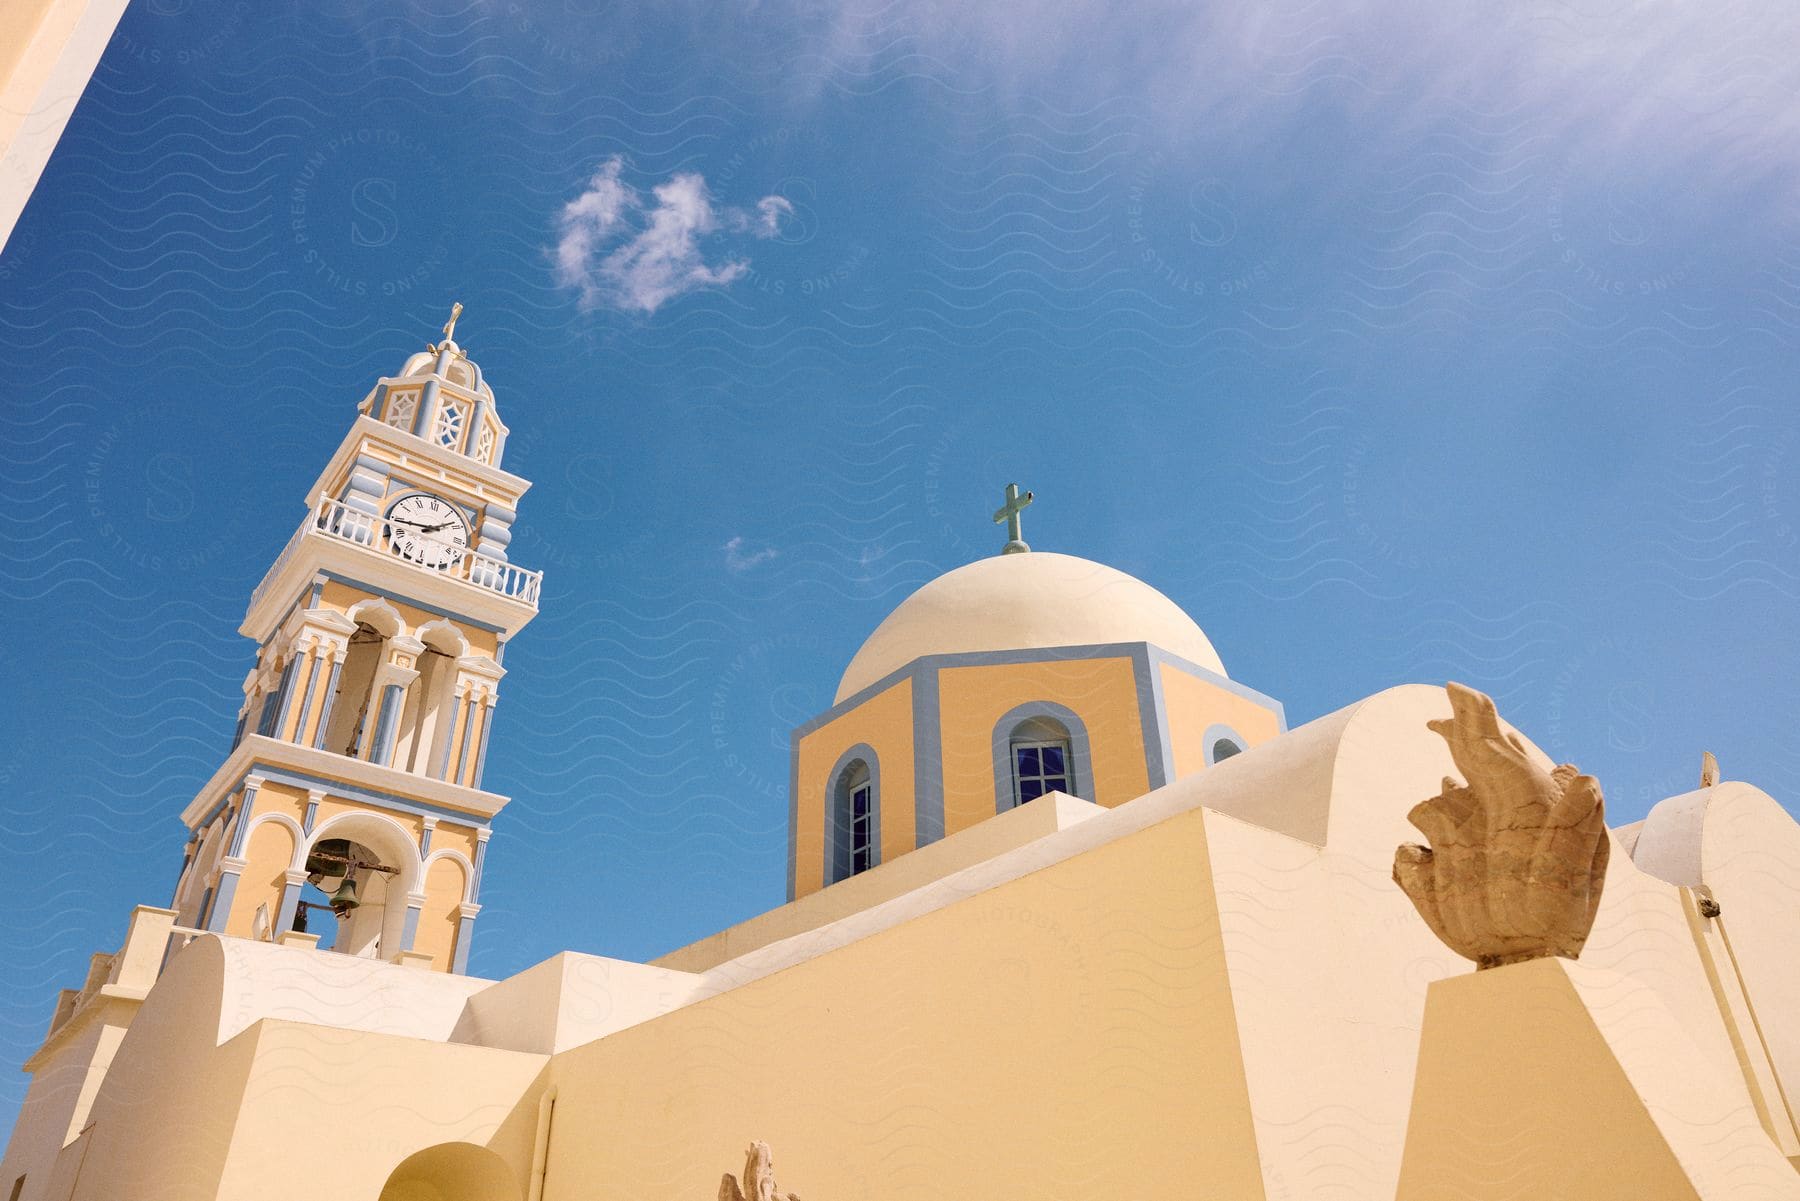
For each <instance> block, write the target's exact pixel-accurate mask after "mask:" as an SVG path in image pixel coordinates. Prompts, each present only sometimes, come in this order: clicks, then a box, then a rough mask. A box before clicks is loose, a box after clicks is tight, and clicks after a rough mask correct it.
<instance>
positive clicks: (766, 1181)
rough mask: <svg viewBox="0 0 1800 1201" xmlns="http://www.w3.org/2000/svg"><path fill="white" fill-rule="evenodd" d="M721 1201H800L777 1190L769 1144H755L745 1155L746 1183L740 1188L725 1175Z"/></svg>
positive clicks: (720, 1188)
mask: <svg viewBox="0 0 1800 1201" xmlns="http://www.w3.org/2000/svg"><path fill="white" fill-rule="evenodd" d="M719 1201H800V1198H799V1196H798V1195H796V1194H794V1193H783V1192H779V1191H777V1190H776V1188H775V1159H774V1157H773V1156H772V1155H770V1154H769V1144H767V1143H765V1142H754V1143H751V1144H750V1149H749V1150H748V1151H746V1152H745V1153H744V1182H743V1184H742V1185H741V1186H740V1185H739V1184H738V1182H737V1181H735V1180H733V1179H732V1178H731V1173H730V1172H727V1173H725V1178H724V1179H723V1180H721V1181H719Z"/></svg>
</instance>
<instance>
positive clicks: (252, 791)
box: [225, 776, 268, 859]
mask: <svg viewBox="0 0 1800 1201" xmlns="http://www.w3.org/2000/svg"><path fill="white" fill-rule="evenodd" d="M267 782H268V781H266V780H264V779H263V777H261V776H245V777H244V795H243V799H242V800H240V801H239V802H238V811H237V824H236V825H234V826H233V827H232V828H231V845H230V846H229V847H228V848H227V849H226V851H225V854H226V857H228V858H231V859H236V858H239V857H241V856H242V855H243V853H244V839H245V838H247V837H248V836H249V833H250V811H251V810H252V809H253V808H254V807H255V805H256V790H257V789H259V788H261V787H262V786H263V785H264V784H266V783H267Z"/></svg>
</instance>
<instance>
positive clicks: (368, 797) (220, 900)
mask: <svg viewBox="0 0 1800 1201" xmlns="http://www.w3.org/2000/svg"><path fill="white" fill-rule="evenodd" d="M460 312H461V306H460V305H458V306H457V308H456V310H455V312H454V313H453V315H452V317H451V319H450V321H449V323H447V324H446V325H445V327H444V339H443V341H441V342H439V343H437V344H436V345H432V346H428V347H427V348H426V349H425V350H424V351H422V352H420V353H418V354H415V355H413V356H412V357H411V358H409V359H408V360H407V361H406V364H405V365H404V366H403V367H402V368H401V369H400V371H399V372H398V373H397V374H395V375H392V376H388V377H385V378H383V379H381V380H380V381H378V382H377V383H376V385H375V387H374V389H373V390H371V391H370V392H369V394H368V395H367V396H366V397H364V399H363V401H362V404H361V405H360V406H359V409H358V416H357V418H356V420H355V422H354V423H353V424H352V425H351V427H350V430H349V432H348V433H347V434H346V435H345V437H344V440H343V442H342V443H341V444H340V445H339V446H338V449H337V451H336V453H335V454H333V455H332V457H331V460H330V462H329V463H327V464H326V467H325V470H324V472H323V473H322V474H321V475H320V476H319V477H318V479H317V480H316V481H315V482H314V483H313V486H312V488H311V490H310V491H309V492H308V494H307V497H306V512H305V514H304V515H303V517H302V518H301V520H300V524H299V528H298V529H296V530H295V531H294V535H293V537H292V538H290V539H289V540H288V544H287V546H286V547H285V548H283V550H282V551H281V553H280V555H279V556H277V558H276V560H275V563H274V565H273V566H272V567H270V568H269V571H268V574H267V575H265V576H264V577H263V580H262V582H261V583H260V584H258V585H257V587H256V590H255V591H254V592H253V593H252V594H251V597H250V605H249V610H248V612H247V613H246V614H245V617H244V621H243V624H242V625H241V626H240V627H239V631H240V632H241V633H243V634H244V635H246V636H247V637H249V638H250V639H251V640H252V641H254V642H255V643H256V644H257V647H258V651H257V656H256V665H255V666H254V667H253V668H252V669H251V671H250V673H249V674H248V676H247V677H246V678H245V680H244V705H243V709H242V710H241V712H240V713H239V716H238V722H237V731H236V734H235V736H234V737H233V740H232V749H231V752H230V754H229V755H228V756H227V758H226V760H225V762H224V764H223V765H222V766H221V767H220V768H219V770H218V771H217V772H215V773H214V775H213V777H212V779H211V780H209V781H208V782H207V784H206V786H205V787H204V788H203V789H201V791H200V793H199V795H198V796H196V797H195V798H194V800H193V802H192V803H191V804H190V805H188V806H187V808H186V810H185V811H184V812H183V814H182V820H183V821H184V822H185V823H186V824H187V826H188V828H189V830H190V831H191V832H192V837H191V838H190V839H189V841H188V844H187V848H186V852H185V856H184V861H183V864H182V868H181V873H180V878H179V882H178V884H177V886H176V890H175V898H174V902H173V905H172V908H174V909H175V911H176V914H177V918H176V921H177V923H178V924H179V925H180V926H182V927H188V928H194V929H200V930H206V931H212V932H216V933H220V934H227V935H233V936H237V937H243V938H255V939H280V940H282V941H284V942H294V941H301V942H311V941H313V940H314V939H315V938H316V939H317V940H318V945H319V946H321V947H325V948H328V949H330V950H333V951H337V952H340V953H346V954H352V955H360V956H365V957H370V958H379V959H385V960H402V961H406V962H410V963H414V964H417V965H419V966H429V967H431V968H433V969H435V970H438V971H453V972H461V971H464V970H465V968H466V965H467V963H468V958H469V947H470V943H471V940H472V938H473V935H474V929H475V920H476V915H477V914H478V913H479V912H480V908H481V907H480V903H479V895H480V888H481V869H482V861H483V859H484V857H485V854H486V850H487V843H488V835H489V833H490V829H491V823H492V821H493V818H494V817H495V816H496V815H497V814H498V813H499V812H500V810H501V809H502V808H503V807H504V806H505V804H506V801H507V798H506V797H503V796H498V795H495V794H494V793H491V792H488V791H486V790H485V789H484V788H483V787H482V773H483V768H484V766H485V759H486V757H487V747H488V736H489V734H490V733H491V732H492V727H493V720H494V708H495V704H496V702H497V700H498V696H499V686H500V679H501V677H502V676H503V675H504V674H505V671H504V669H503V668H502V666H501V664H502V661H503V660H504V658H505V651H506V644H507V642H508V641H509V640H510V639H511V638H512V637H513V635H515V634H517V633H518V632H519V630H521V629H523V628H524V627H525V625H526V623H527V622H529V621H530V620H531V619H532V617H534V616H535V615H536V613H537V604H538V592H539V584H540V580H541V575H540V573H538V572H535V571H529V570H526V569H524V568H522V567H519V566H516V565H515V564H513V563H512V562H510V561H509V559H508V558H507V550H506V548H507V542H508V540H509V539H510V537H511V529H512V524H513V521H514V519H515V516H516V514H517V509H518V504H519V498H520V497H521V496H523V495H524V493H525V491H526V489H527V488H528V487H530V485H529V484H528V483H527V482H526V481H525V480H523V479H521V478H519V477H518V476H516V475H513V474H511V473H510V472H507V471H505V470H504V469H503V468H502V467H501V462H502V460H503V458H504V455H505V451H506V433H507V430H506V426H505V424H504V423H503V422H502V421H501V419H500V413H499V409H498V407H497V406H496V404H495V401H494V392H493V389H492V388H491V387H489V385H488V383H487V381H486V380H485V379H484V378H483V377H482V373H481V368H480V367H478V366H477V365H476V364H475V363H474V362H473V361H472V360H470V358H469V357H468V355H467V354H466V353H465V352H464V351H463V349H462V347H460V346H459V345H457V343H456V342H455V340H454V333H455V326H456V314H457V313H460ZM295 932H299V933H295Z"/></svg>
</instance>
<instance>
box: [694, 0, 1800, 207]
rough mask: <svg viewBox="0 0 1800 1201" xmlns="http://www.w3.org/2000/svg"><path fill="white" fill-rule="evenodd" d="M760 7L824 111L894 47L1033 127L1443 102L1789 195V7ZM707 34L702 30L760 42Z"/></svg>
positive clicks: (1747, 1)
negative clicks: (803, 59) (840, 87)
mask: <svg viewBox="0 0 1800 1201" xmlns="http://www.w3.org/2000/svg"><path fill="white" fill-rule="evenodd" d="M690 3H692V0H690ZM755 13H756V19H757V20H758V21H759V22H760V23H763V24H765V25H766V24H768V23H770V22H772V21H775V20H783V21H785V23H786V32H785V33H784V35H783V36H781V37H777V36H773V35H771V34H769V33H768V32H766V31H764V32H763V34H762V43H766V44H770V45H787V44H790V43H793V42H804V43H805V44H806V45H807V46H808V47H809V48H811V47H818V48H819V53H818V58H817V60H816V61H817V62H818V63H819V64H820V65H821V68H822V69H819V70H814V71H809V72H801V73H796V76H795V78H794V80H793V83H792V86H793V87H794V88H795V89H796V90H797V91H799V92H800V93H802V95H801V96H800V99H802V100H811V101H814V102H817V103H836V102H837V101H836V97H837V95H838V92H837V91H836V90H835V89H833V88H831V87H829V86H826V84H827V80H828V79H829V78H830V76H831V75H832V73H833V72H836V73H837V74H838V75H839V76H844V75H850V76H854V75H855V74H857V73H858V72H867V71H870V70H872V69H874V70H879V69H880V66H879V64H881V63H884V62H887V61H890V60H896V59H897V60H898V61H904V62H905V63H907V64H908V65H909V69H923V70H926V71H928V72H930V73H933V74H939V75H943V76H945V77H947V78H948V79H949V80H950V81H951V82H953V83H954V84H955V85H957V86H958V87H962V88H970V89H973V88H977V87H980V88H988V89H991V90H992V94H993V95H995V96H997V97H1010V98H1011V99H1012V100H1014V101H1015V102H1019V103H1021V104H1022V106H1023V107H1025V108H1026V109H1027V110H1028V113H1029V115H1031V116H1032V117H1033V118H1034V119H1036V120H1044V119H1049V120H1052V121H1056V120H1065V119H1066V121H1068V122H1069V123H1070V124H1071V125H1072V126H1078V127H1081V128H1090V127H1092V126H1093V125H1094V124H1095V123H1096V122H1098V121H1100V120H1102V119H1105V120H1108V121H1110V120H1112V119H1113V118H1114V117H1115V116H1117V115H1119V114H1121V113H1127V114H1138V115H1141V116H1143V117H1144V118H1146V126H1147V129H1146V132H1148V133H1149V134H1150V135H1151V136H1152V137H1158V136H1160V138H1161V140H1162V141H1163V142H1165V143H1166V144H1169V145H1173V146H1177V147H1179V146H1184V145H1192V144H1194V143H1196V142H1202V141H1205V142H1211V143H1217V142H1220V141H1224V142H1236V143H1240V144H1243V145H1249V146H1256V145H1276V146H1279V145H1284V144H1285V142H1284V141H1283V139H1285V138H1287V137H1289V136H1292V135H1295V134H1297V133H1298V134H1301V135H1303V134H1305V133H1306V132H1308V131H1309V130H1313V129H1317V128H1320V127H1321V122H1322V120H1324V121H1330V120H1332V119H1335V120H1337V121H1338V122H1339V123H1340V126H1339V127H1340V128H1341V129H1342V130H1343V131H1344V133H1345V134H1346V135H1347V136H1348V137H1349V138H1350V139H1351V140H1352V141H1353V143H1354V144H1355V145H1356V146H1357V147H1359V149H1360V150H1362V151H1363V152H1364V153H1365V154H1366V155H1368V156H1373V155H1375V154H1379V153H1381V152H1382V151H1384V150H1387V149H1389V148H1391V147H1392V148H1399V149H1402V150H1405V149H1408V148H1410V147H1412V146H1415V145H1416V137H1417V132H1418V130H1419V129H1420V128H1421V127H1422V126H1424V125H1426V124H1428V123H1430V122H1433V121H1436V120H1439V119H1441V118H1442V117H1443V116H1444V115H1446V114H1449V115H1451V116H1452V117H1453V118H1454V119H1456V120H1458V121H1461V122H1465V123H1468V124H1471V125H1473V126H1474V127H1475V128H1476V129H1477V131H1478V134H1479V137H1478V139H1477V140H1476V142H1477V148H1478V149H1482V150H1487V149H1491V148H1493V147H1494V146H1496V145H1498V144H1502V143H1504V144H1508V145H1509V146H1510V148H1511V153H1512V155H1513V156H1514V157H1516V158H1517V159H1519V160H1521V161H1528V162H1529V163H1530V165H1533V166H1536V165H1541V164H1542V163H1544V162H1545V161H1548V162H1549V166H1550V168H1551V169H1557V164H1559V163H1567V164H1568V165H1569V167H1570V169H1571V170H1573V171H1575V172H1578V173H1581V174H1585V175H1588V176H1590V177H1592V178H1593V179H1596V180H1602V181H1607V180H1613V179H1616V178H1617V177H1618V176H1620V175H1625V176H1629V177H1644V176H1651V175H1657V176H1662V177H1664V178H1669V177H1673V178H1674V179H1676V180H1678V181H1679V183H1680V185H1681V186H1682V187H1684V188H1700V189H1704V188H1707V187H1709V186H1715V185H1716V186H1717V187H1719V188H1722V189H1726V190H1730V191H1733V192H1740V193H1741V192H1742V191H1743V190H1744V188H1745V185H1746V183H1749V182H1753V181H1755V180H1757V179H1765V180H1770V181H1776V182H1781V183H1785V184H1787V185H1788V193H1789V195H1791V193H1792V191H1794V190H1796V188H1797V187H1800V182H1797V181H1800V103H1795V100H1794V97H1795V96H1796V95H1800V5H1797V4H1794V3H1793V0H1726V2H1725V3H1720V4H1700V3H1695V2H1694V0H1633V2H1631V3H1620V2H1618V0H1516V2H1515V3H1511V4H1504V5H1490V6H1484V7H1480V8H1471V7H1469V6H1466V5H1457V4H1441V3H1433V2H1431V0H1336V2H1334V3H1320V2H1319V0H1252V2H1249V3H1238V4H1195V3H1193V2H1192V0H991V2H990V3H985V4H954V3H948V2H946V0H839V2H838V3H834V4H831V5H819V4H815V3H812V0H770V3H767V4H764V5H759V6H756V8H755ZM717 25H719V26H725V27H724V28H717V27H715V26H696V28H705V29H707V30H708V33H709V34H710V36H713V37H715V38H727V37H730V38H735V39H736V41H737V42H738V43H740V44H745V45H752V44H756V43H752V42H751V41H750V39H748V38H746V37H745V36H744V35H743V33H742V31H740V30H738V29H737V28H736V27H733V26H730V25H729V22H723V21H722V22H718V23H717ZM902 55H903V56H904V57H903V58H899V57H898V56H902ZM871 64H875V65H874V66H872V65H871ZM1034 128H1035V127H1034ZM1112 128H1113V126H1112V125H1110V124H1109V125H1108V126H1107V129H1109V130H1110V129H1112ZM1772 199H1773V202H1774V205H1775V206H1776V207H1791V206H1789V205H1788V197H1787V196H1778V197H1774V198H1772Z"/></svg>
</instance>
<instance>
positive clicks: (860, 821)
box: [831, 759, 877, 880]
mask: <svg viewBox="0 0 1800 1201" xmlns="http://www.w3.org/2000/svg"><path fill="white" fill-rule="evenodd" d="M832 804H833V807H834V809H835V813H834V814H833V825H834V826H835V827H836V828H835V830H834V831H833V833H834V845H833V846H832V847H831V859H832V873H831V875H832V879H833V880H845V879H848V878H849V877H851V876H854V875H857V874H858V873H860V872H866V871H868V870H869V869H870V868H872V867H874V866H875V863H876V859H877V854H876V824H875V822H876V819H875V777H874V773H873V772H872V771H870V769H869V765H868V764H867V763H864V762H863V761H862V760H860V759H858V760H856V761H854V762H852V763H851V764H850V765H849V766H848V767H846V768H845V769H844V771H843V772H842V774H840V775H839V777H838V782H837V789H836V796H835V797H833V798H832Z"/></svg>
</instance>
